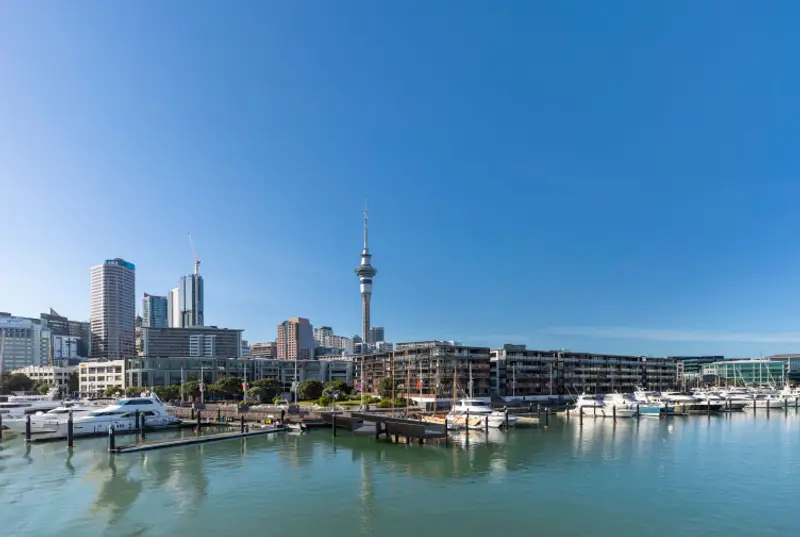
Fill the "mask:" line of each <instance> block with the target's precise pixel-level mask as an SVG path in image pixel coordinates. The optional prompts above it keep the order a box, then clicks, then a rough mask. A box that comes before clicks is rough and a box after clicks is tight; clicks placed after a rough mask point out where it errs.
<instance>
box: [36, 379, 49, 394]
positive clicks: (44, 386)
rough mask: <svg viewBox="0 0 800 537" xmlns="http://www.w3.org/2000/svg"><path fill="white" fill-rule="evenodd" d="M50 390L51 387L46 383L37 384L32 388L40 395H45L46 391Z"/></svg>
mask: <svg viewBox="0 0 800 537" xmlns="http://www.w3.org/2000/svg"><path fill="white" fill-rule="evenodd" d="M50 388H51V386H50V385H49V384H48V383H46V382H40V383H38V384H37V385H36V386H35V387H34V389H35V390H36V391H37V392H39V393H40V394H42V395H44V394H46V393H47V392H48V391H50Z"/></svg>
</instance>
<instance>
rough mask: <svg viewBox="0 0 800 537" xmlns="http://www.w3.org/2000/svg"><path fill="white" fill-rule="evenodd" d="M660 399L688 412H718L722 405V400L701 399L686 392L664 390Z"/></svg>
mask: <svg viewBox="0 0 800 537" xmlns="http://www.w3.org/2000/svg"><path fill="white" fill-rule="evenodd" d="M661 400H662V401H663V402H665V403H667V404H668V405H671V406H675V407H678V408H679V409H681V410H683V411H684V412H686V413H689V414H700V413H706V412H719V411H720V410H722V406H723V403H722V402H711V401H710V400H706V401H703V400H700V399H698V398H697V397H695V396H693V395H692V394H691V393H688V392H664V393H662V394H661Z"/></svg>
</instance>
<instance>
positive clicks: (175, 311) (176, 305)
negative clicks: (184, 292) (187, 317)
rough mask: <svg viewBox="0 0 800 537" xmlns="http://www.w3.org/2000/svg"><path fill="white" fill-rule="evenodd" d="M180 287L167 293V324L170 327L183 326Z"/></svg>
mask: <svg viewBox="0 0 800 537" xmlns="http://www.w3.org/2000/svg"><path fill="white" fill-rule="evenodd" d="M180 304H181V302H180V287H176V288H175V289H172V290H170V292H169V293H168V294H167V324H168V325H169V327H170V328H180V327H181V308H180Z"/></svg>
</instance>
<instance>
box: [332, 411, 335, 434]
mask: <svg viewBox="0 0 800 537" xmlns="http://www.w3.org/2000/svg"><path fill="white" fill-rule="evenodd" d="M331 431H333V436H336V414H331Z"/></svg>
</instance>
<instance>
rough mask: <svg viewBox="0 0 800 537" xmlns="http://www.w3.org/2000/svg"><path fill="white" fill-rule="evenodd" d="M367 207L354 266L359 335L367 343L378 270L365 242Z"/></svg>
mask: <svg viewBox="0 0 800 537" xmlns="http://www.w3.org/2000/svg"><path fill="white" fill-rule="evenodd" d="M367 222H368V218H367V207H366V206H365V207H364V249H363V250H361V264H360V265H359V266H358V268H356V275H358V279H359V282H360V286H361V337H362V338H364V341H366V342H367V343H369V327H370V302H371V301H372V279H373V278H374V277H375V275H376V274H377V273H378V270H377V269H376V268H375V267H373V266H372V254H370V253H369V246H368V242H367V238H368V237H367Z"/></svg>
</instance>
